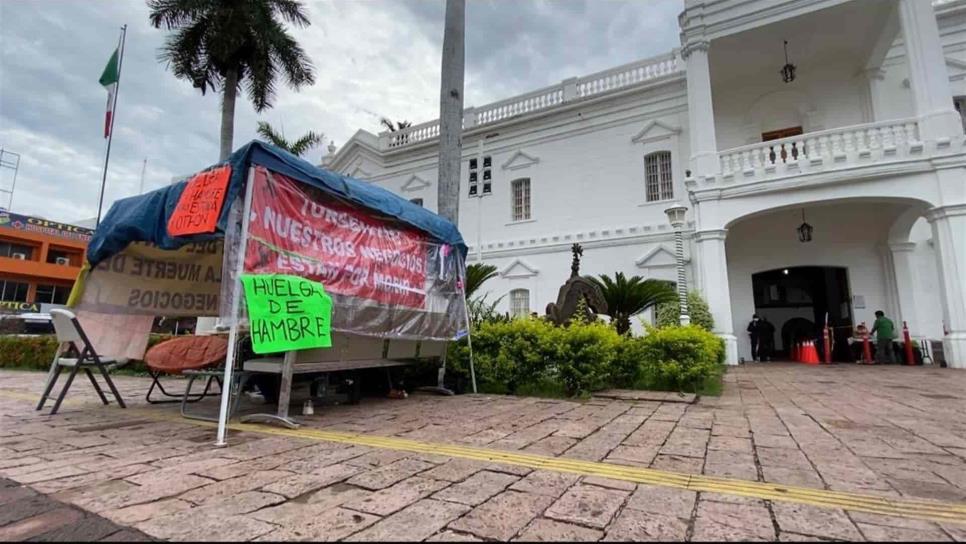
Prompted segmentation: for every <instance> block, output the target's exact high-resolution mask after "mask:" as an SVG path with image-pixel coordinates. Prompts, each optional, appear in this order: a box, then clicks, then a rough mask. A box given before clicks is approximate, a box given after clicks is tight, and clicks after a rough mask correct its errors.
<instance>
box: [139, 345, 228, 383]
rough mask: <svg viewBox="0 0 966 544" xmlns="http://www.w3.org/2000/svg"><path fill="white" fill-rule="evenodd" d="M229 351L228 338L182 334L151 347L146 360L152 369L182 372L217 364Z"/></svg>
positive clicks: (169, 372) (175, 372)
mask: <svg viewBox="0 0 966 544" xmlns="http://www.w3.org/2000/svg"><path fill="white" fill-rule="evenodd" d="M227 353H228V340H227V339H225V338H223V337H221V336H193V335H192V336H180V337H178V338H172V339H171V340H167V341H165V342H162V343H160V344H158V345H156V346H154V347H153V348H151V349H149V350H148V352H147V353H146V354H145V355H144V362H145V363H147V365H148V367H149V368H150V369H151V370H154V371H157V372H165V373H168V374H181V373H182V372H183V371H185V370H198V369H201V368H206V367H209V366H213V365H216V364H218V363H220V362H221V361H222V360H224V359H225V355H227Z"/></svg>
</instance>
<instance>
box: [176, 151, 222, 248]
mask: <svg viewBox="0 0 966 544" xmlns="http://www.w3.org/2000/svg"><path fill="white" fill-rule="evenodd" d="M230 177H231V167H230V166H228V165H225V166H221V167H218V168H215V169H214V170H209V171H207V172H202V173H200V174H197V175H196V176H195V177H193V178H191V181H189V182H188V186H187V187H185V188H184V191H183V192H182V193H181V198H179V199H178V204H177V206H176V207H175V209H174V212H173V213H172V214H171V218H170V219H168V234H169V235H171V236H187V235H189V234H207V233H209V232H215V227H216V226H217V225H218V215H219V214H221V206H222V204H223V203H224V202H225V191H226V190H227V189H228V179H229V178H230Z"/></svg>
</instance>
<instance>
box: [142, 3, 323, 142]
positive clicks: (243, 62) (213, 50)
mask: <svg viewBox="0 0 966 544" xmlns="http://www.w3.org/2000/svg"><path fill="white" fill-rule="evenodd" d="M148 9H150V10H151V13H150V15H149V19H150V21H151V25H152V26H154V27H155V28H162V27H163V28H164V29H165V30H170V31H173V32H172V34H170V35H169V36H168V38H167V40H166V41H165V44H164V47H163V48H162V49H161V52H160V54H159V59H160V60H161V61H163V62H165V63H167V64H168V66H169V67H170V69H171V71H172V72H173V73H174V75H175V77H178V78H179V79H185V80H187V81H190V82H191V84H192V85H193V86H194V87H195V88H196V89H199V90H200V91H201V94H205V92H206V91H207V90H208V89H209V88H210V89H212V90H219V91H221V92H222V103H221V147H220V159H219V160H225V159H226V158H228V155H230V154H231V150H232V137H233V135H234V128H235V127H234V125H235V97H236V96H237V94H238V89H239V87H241V86H242V85H244V87H245V90H246V91H247V92H248V98H249V99H250V100H251V101H252V105H254V106H255V111H257V112H261V111H264V110H265V109H266V108H270V107H272V101H273V100H274V98H275V90H276V84H277V82H278V80H279V78H280V77H284V79H285V81H286V83H288V85H290V86H291V87H293V88H295V89H298V88H300V87H302V86H304V85H310V84H312V83H314V81H315V76H314V74H313V72H312V63H311V61H310V60H309V58H308V55H306V53H305V51H304V50H303V49H302V47H301V46H300V45H299V44H298V43H297V42H296V41H295V39H294V38H292V36H291V35H290V34H289V33H288V31H287V29H286V28H285V26H284V25H283V22H287V23H289V24H291V25H294V26H296V27H300V28H301V27H306V26H308V25H309V19H308V17H307V16H306V14H305V8H304V7H303V6H302V3H301V2H299V0H245V1H243V2H242V1H235V0H148Z"/></svg>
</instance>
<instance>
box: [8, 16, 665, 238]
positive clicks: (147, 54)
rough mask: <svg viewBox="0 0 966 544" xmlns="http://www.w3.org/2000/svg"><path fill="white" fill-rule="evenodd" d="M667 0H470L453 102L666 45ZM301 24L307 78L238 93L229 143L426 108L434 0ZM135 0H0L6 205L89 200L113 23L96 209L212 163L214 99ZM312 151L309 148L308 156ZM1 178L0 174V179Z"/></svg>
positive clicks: (417, 114) (540, 82)
mask: <svg viewBox="0 0 966 544" xmlns="http://www.w3.org/2000/svg"><path fill="white" fill-rule="evenodd" d="M681 3H682V2H681V0H652V1H647V2H640V1H634V0H568V1H566V2H562V1H553V2H551V1H542V0H527V1H523V0H520V1H515V0H514V1H511V0H488V1H477V0H471V1H470V2H468V3H467V4H468V6H467V31H466V65H467V68H466V70H467V73H466V100H465V103H466V105H467V106H469V105H477V106H479V105H482V104H485V103H487V102H491V101H493V100H497V99H500V98H504V97H507V96H510V95H512V94H516V93H520V92H524V91H527V90H530V89H534V88H538V87H542V86H545V85H549V84H552V83H555V82H558V81H560V80H562V79H564V78H566V77H571V76H576V75H580V74H584V73H589V72H593V71H596V70H602V69H606V68H608V67H610V66H615V65H618V64H622V63H625V62H630V61H632V60H634V59H637V58H642V57H647V56H651V55H655V54H659V53H662V52H664V51H667V50H668V49H670V48H672V47H674V46H675V45H676V41H677V25H676V20H675V16H676V15H677V12H678V11H679V10H680V8H681ZM307 8H308V10H309V15H310V19H311V21H312V25H311V26H309V27H308V28H306V29H297V30H294V31H293V32H294V34H295V36H296V38H297V39H298V40H299V41H300V43H302V45H303V47H304V48H305V49H306V51H307V52H308V54H309V55H310V56H311V58H312V59H313V62H314V64H315V69H316V83H315V85H313V86H312V87H311V88H307V89H303V90H302V91H301V92H294V91H292V90H290V89H287V88H285V87H284V86H281V85H280V86H279V93H278V96H277V98H276V100H275V107H274V108H273V109H270V110H267V111H265V112H263V113H262V114H261V115H258V114H256V113H255V112H254V111H253V110H252V108H251V106H250V104H249V103H248V102H247V99H240V100H239V101H238V104H237V112H236V118H235V146H236V147H238V146H240V145H242V144H244V143H245V142H247V141H249V140H251V139H253V138H254V129H255V124H256V121H257V120H259V119H261V120H266V121H269V122H271V123H272V124H273V125H274V126H276V127H281V128H283V129H284V132H285V133H286V135H288V136H290V137H295V136H298V135H300V134H302V133H304V132H306V131H308V130H315V131H320V132H324V133H325V135H326V137H327V138H330V139H334V140H335V141H336V143H338V144H340V145H341V144H342V143H344V142H345V141H346V139H348V138H349V137H350V136H351V135H352V134H353V133H354V132H355V131H356V130H357V129H359V128H365V129H367V130H370V131H378V130H379V126H378V120H379V117H380V116H387V117H390V118H392V119H395V120H402V119H406V120H410V121H413V122H422V121H427V120H430V119H434V118H435V117H436V116H437V113H438V100H439V62H440V54H441V53H440V51H441V43H442V17H443V2H442V0H404V1H403V2H375V1H354V0H353V1H350V0H324V1H318V2H307ZM147 12H148V10H147V8H146V6H145V4H144V3H143V2H141V1H127V2H115V1H109V0H91V1H85V2H76V1H73V0H46V1H45V2H43V3H37V2H2V3H0V35H2V37H3V39H2V41H0V146H2V147H3V148H5V149H8V150H11V151H15V152H18V153H20V154H21V156H22V162H21V168H20V173H19V177H18V180H17V194H16V196H15V197H14V209H15V211H18V212H20V213H27V214H35V215H42V216H45V217H49V218H51V219H56V220H61V221H71V220H78V219H82V218H85V217H92V216H93V215H94V214H95V213H96V210H97V193H98V190H99V187H100V179H101V168H102V165H103V158H104V144H105V142H104V140H103V138H102V137H101V136H102V133H101V131H102V123H103V115H104V102H105V98H106V93H105V92H104V90H103V89H102V88H101V87H100V85H98V83H97V78H98V77H99V76H100V73H101V71H102V70H103V68H104V64H105V63H106V62H107V59H108V57H109V56H110V53H111V51H112V50H113V48H114V46H115V42H116V39H117V38H116V36H117V29H118V28H119V27H120V25H122V24H125V23H126V24H128V25H129V30H128V42H127V49H126V53H125V59H124V67H123V74H122V81H121V91H120V100H119V103H118V118H117V125H116V127H115V130H116V133H115V134H116V136H115V139H114V148H113V149H112V152H111V169H110V173H109V177H108V187H107V191H106V197H105V210H106V209H107V208H108V207H109V205H110V203H111V202H112V201H114V200H115V199H118V198H123V197H126V196H130V195H131V194H134V193H136V192H137V190H138V186H139V182H140V174H141V166H142V161H143V160H144V159H147V160H148V165H147V170H146V175H145V184H144V185H145V188H148V189H150V188H155V187H159V186H162V185H164V184H167V183H169V182H170V180H171V178H172V177H174V176H180V175H185V174H188V173H191V172H193V171H196V170H199V169H201V168H203V167H205V166H207V165H209V164H211V163H213V162H215V160H216V159H217V154H218V133H219V122H220V114H219V106H220V102H219V98H218V96H217V95H216V94H212V93H210V92H209V94H208V95H207V96H201V95H200V93H198V92H197V91H196V90H195V89H192V88H191V86H190V85H189V84H188V83H186V82H183V81H179V80H176V79H175V78H174V77H173V76H172V75H171V74H170V73H169V72H168V71H167V70H166V68H165V66H163V65H162V64H160V63H159V62H158V61H157V51H158V48H159V47H160V46H161V44H162V43H163V40H164V37H165V32H164V31H161V30H156V29H154V28H152V27H151V26H150V25H149V24H148V20H147ZM310 153H311V154H312V155H311V156H310V157H309V158H310V159H311V160H318V158H319V157H320V156H321V153H322V149H316V150H313V151H311V152H310ZM7 181H8V179H7V177H6V176H5V174H3V173H0V185H3V184H4V183H6V182H7ZM3 204H5V203H0V205H3Z"/></svg>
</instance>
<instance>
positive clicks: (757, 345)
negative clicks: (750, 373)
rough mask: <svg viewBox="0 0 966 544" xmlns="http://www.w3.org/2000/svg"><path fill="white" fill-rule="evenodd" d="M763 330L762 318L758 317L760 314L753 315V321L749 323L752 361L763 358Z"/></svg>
mask: <svg viewBox="0 0 966 544" xmlns="http://www.w3.org/2000/svg"><path fill="white" fill-rule="evenodd" d="M762 332H763V331H762V326H761V319H760V318H759V317H758V314H755V315H753V316H751V321H750V322H749V323H748V335H749V336H750V337H751V360H752V361H760V360H761V339H762V338H761V337H762Z"/></svg>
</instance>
